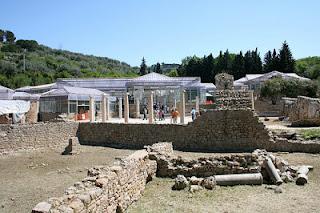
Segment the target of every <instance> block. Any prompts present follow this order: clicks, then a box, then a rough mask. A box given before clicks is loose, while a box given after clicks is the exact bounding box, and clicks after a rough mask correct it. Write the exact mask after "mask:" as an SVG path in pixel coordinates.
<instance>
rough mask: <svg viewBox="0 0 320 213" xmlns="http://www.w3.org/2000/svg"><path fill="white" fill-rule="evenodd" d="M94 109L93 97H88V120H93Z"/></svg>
mask: <svg viewBox="0 0 320 213" xmlns="http://www.w3.org/2000/svg"><path fill="white" fill-rule="evenodd" d="M95 111H96V109H95V107H94V99H93V97H90V99H89V120H90V122H94V121H95V115H96V112H95Z"/></svg>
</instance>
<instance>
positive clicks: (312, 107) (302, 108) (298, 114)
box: [283, 96, 320, 126]
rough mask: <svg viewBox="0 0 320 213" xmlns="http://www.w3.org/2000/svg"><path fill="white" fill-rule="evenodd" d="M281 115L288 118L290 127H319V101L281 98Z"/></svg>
mask: <svg viewBox="0 0 320 213" xmlns="http://www.w3.org/2000/svg"><path fill="white" fill-rule="evenodd" d="M283 114H284V116H286V117H289V121H290V122H291V124H292V126H320V99H319V98H309V97H305V96H298V98H283Z"/></svg>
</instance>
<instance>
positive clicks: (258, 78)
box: [234, 70, 310, 86]
mask: <svg viewBox="0 0 320 213" xmlns="http://www.w3.org/2000/svg"><path fill="white" fill-rule="evenodd" d="M276 76H279V77H282V78H283V79H297V80H310V79H308V78H304V77H301V76H298V75H297V74H296V73H282V72H279V71H276V70H275V71H272V72H268V73H265V74H247V75H246V76H245V77H243V78H240V79H238V80H236V81H234V86H241V85H245V84H253V83H260V82H264V81H267V80H269V79H271V78H273V77H276Z"/></svg>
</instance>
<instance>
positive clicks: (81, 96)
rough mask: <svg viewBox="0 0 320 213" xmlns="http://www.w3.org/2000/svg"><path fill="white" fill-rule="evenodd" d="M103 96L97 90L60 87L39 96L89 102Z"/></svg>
mask: <svg viewBox="0 0 320 213" xmlns="http://www.w3.org/2000/svg"><path fill="white" fill-rule="evenodd" d="M103 94H105V93H104V92H101V91H99V90H97V89H90V88H81V87H69V86H60V87H59V88H56V89H52V90H50V91H48V92H45V93H43V94H42V95H41V98H45V97H68V100H89V98H90V97H93V98H94V99H95V100H101V96H102V95H103Z"/></svg>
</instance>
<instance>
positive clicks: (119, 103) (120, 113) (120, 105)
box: [118, 97, 122, 119]
mask: <svg viewBox="0 0 320 213" xmlns="http://www.w3.org/2000/svg"><path fill="white" fill-rule="evenodd" d="M118 105H119V118H120V119H121V118H122V97H121V98H119V102H118Z"/></svg>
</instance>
